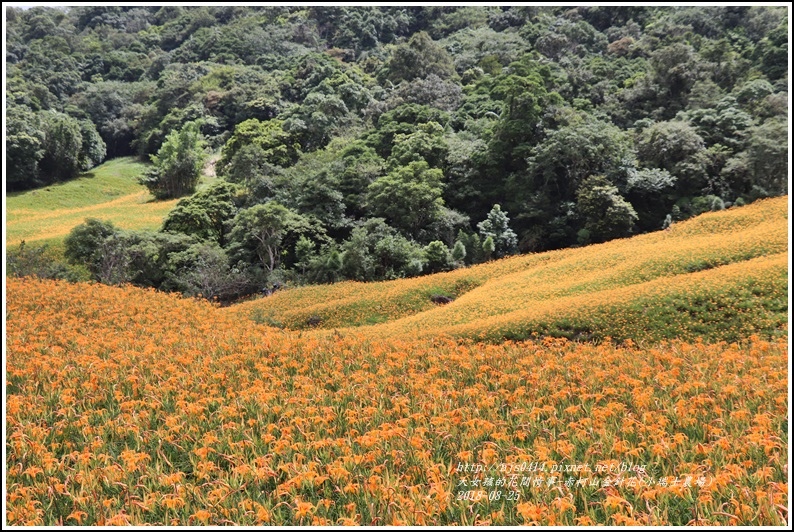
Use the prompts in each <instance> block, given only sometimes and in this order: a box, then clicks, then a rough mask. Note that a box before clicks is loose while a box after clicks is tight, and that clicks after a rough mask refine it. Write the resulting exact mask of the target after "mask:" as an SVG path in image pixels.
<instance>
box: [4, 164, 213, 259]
mask: <svg viewBox="0 0 794 532" xmlns="http://www.w3.org/2000/svg"><path fill="white" fill-rule="evenodd" d="M147 166H148V165H147V164H144V163H141V162H139V161H137V160H136V159H134V158H132V157H120V158H118V159H113V160H110V161H107V162H105V163H103V164H101V165H99V166H97V167H96V168H94V169H92V170H91V171H89V172H86V173H84V174H82V175H81V176H80V177H78V178H77V179H74V180H71V181H67V182H65V183H58V184H54V185H50V186H47V187H44V188H39V189H35V190H27V191H24V192H13V193H9V194H7V196H6V244H7V245H8V246H9V247H17V246H19V243H20V242H21V241H22V240H25V241H26V242H28V243H35V244H47V245H48V246H49V247H50V248H51V249H53V250H56V251H57V250H61V249H62V244H63V238H64V237H65V236H66V235H67V234H69V231H71V230H72V228H73V227H75V226H77V225H79V224H81V223H83V222H84V221H85V219H86V218H98V219H100V220H109V221H111V222H112V223H113V224H115V225H116V226H118V227H120V228H122V229H129V230H144V229H149V230H156V229H158V228H159V227H160V225H161V224H162V221H163V218H165V216H166V215H167V214H168V212H169V211H170V210H171V209H172V208H173V207H174V206H175V205H176V203H177V201H178V200H168V201H156V200H155V199H154V198H153V197H152V195H151V194H150V193H149V191H148V190H146V187H144V186H143V185H141V184H139V183H138V179H137V178H138V176H140V175H141V174H142V173H143V171H144V170H145V169H146V168H147ZM214 180H215V178H214V177H208V176H203V177H202V180H201V184H200V187H201V186H206V185H207V184H208V183H210V182H212V181H214Z"/></svg>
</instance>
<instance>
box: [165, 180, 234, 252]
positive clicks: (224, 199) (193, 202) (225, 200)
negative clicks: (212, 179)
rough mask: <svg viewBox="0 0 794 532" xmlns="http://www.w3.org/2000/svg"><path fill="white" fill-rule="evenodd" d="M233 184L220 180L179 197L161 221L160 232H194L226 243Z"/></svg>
mask: <svg viewBox="0 0 794 532" xmlns="http://www.w3.org/2000/svg"><path fill="white" fill-rule="evenodd" d="M235 193H236V187H235V186H234V185H232V184H231V183H225V182H220V183H216V184H214V185H212V186H210V187H207V188H205V189H203V190H200V191H199V192H197V193H196V194H194V195H192V196H190V197H189V198H185V199H183V200H180V202H179V203H177V205H176V207H174V209H173V210H172V211H171V212H170V213H168V216H167V217H166V219H165V221H164V222H163V231H168V232H172V233H184V234H186V235H195V236H197V237H198V238H201V239H209V240H213V241H215V242H216V243H218V244H219V245H221V246H223V245H224V244H225V235H226V232H227V229H226V227H225V225H226V222H228V221H229V220H231V219H232V218H234V215H235V213H236V212H237V208H236V206H235V204H234V199H235Z"/></svg>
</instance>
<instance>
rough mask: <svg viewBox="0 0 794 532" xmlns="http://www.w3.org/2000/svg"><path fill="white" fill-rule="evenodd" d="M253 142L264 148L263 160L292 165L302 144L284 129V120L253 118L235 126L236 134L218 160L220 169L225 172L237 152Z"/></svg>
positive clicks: (269, 162) (285, 165) (275, 163)
mask: <svg viewBox="0 0 794 532" xmlns="http://www.w3.org/2000/svg"><path fill="white" fill-rule="evenodd" d="M252 144H253V145H255V146H258V147H259V148H260V149H261V150H262V154H261V156H262V157H263V160H262V161H261V162H265V163H268V164H271V165H274V166H282V167H287V166H291V165H292V164H294V163H295V161H296V160H297V159H298V155H299V153H300V146H299V145H298V144H297V143H296V142H295V140H294V138H293V137H292V136H291V135H290V134H289V133H287V132H286V131H284V121H282V120H266V121H261V120H257V119H255V118H252V119H250V120H246V121H245V122H242V123H240V124H238V125H237V127H235V128H234V134H233V135H232V136H231V138H230V139H229V141H228V142H227V143H226V145H225V146H224V147H223V152H222V153H221V158H220V160H218V163H217V169H218V171H219V172H221V173H223V172H225V171H226V169H227V166H228V165H229V163H230V162H231V161H232V159H233V157H234V156H235V155H236V154H237V152H238V151H240V150H241V149H242V148H243V147H244V146H247V145H252Z"/></svg>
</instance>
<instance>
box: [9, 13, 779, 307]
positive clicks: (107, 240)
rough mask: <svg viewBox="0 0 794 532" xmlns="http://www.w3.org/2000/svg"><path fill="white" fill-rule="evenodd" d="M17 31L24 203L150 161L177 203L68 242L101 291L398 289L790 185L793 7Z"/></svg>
mask: <svg viewBox="0 0 794 532" xmlns="http://www.w3.org/2000/svg"><path fill="white" fill-rule="evenodd" d="M6 16H7V28H6V31H7V33H6V43H7V54H6V62H7V79H6V82H7V84H6V95H7V104H6V117H7V126H6V135H7V136H6V155H7V158H6V171H7V181H6V183H7V189H8V190H24V189H29V188H33V187H39V186H44V185H47V184H50V183H53V182H56V181H62V180H66V179H70V178H73V177H75V176H76V175H78V174H79V173H80V172H81V171H84V170H87V169H89V168H91V167H92V166H94V165H96V164H98V163H100V162H101V161H103V160H104V159H105V158H111V157H118V156H127V155H137V156H139V157H141V158H142V159H143V160H146V161H151V162H152V163H153V164H152V165H151V167H150V169H149V170H148V171H147V172H146V174H145V175H143V176H142V177H141V182H142V183H144V184H146V186H147V187H148V188H149V189H150V190H151V192H152V193H153V194H154V195H155V197H157V198H163V199H164V198H172V197H184V199H183V200H182V201H181V202H180V203H179V204H178V206H177V207H176V208H175V209H174V210H173V211H172V212H171V214H170V215H169V216H168V217H167V218H166V220H165V222H164V224H163V227H162V230H161V231H159V232H154V233H151V232H150V233H145V232H129V231H122V230H120V229H118V228H116V227H113V226H112V225H111V224H109V223H106V222H101V221H98V220H91V221H88V222H86V223H85V224H83V225H81V226H79V227H77V228H75V230H74V231H73V232H72V234H70V236H69V237H68V238H67V240H66V243H65V247H66V253H65V255H66V258H67V259H68V260H69V261H71V262H72V263H73V264H79V265H81V267H85V268H87V271H88V272H90V275H91V276H93V277H94V278H95V279H97V280H99V281H102V282H107V283H120V282H133V283H135V284H138V285H141V286H152V287H156V288H159V289H164V290H179V291H182V292H184V293H188V294H202V295H203V296H205V297H218V298H220V299H233V298H235V297H239V296H241V295H245V294H249V293H252V292H254V291H256V290H259V289H261V287H262V286H265V285H268V286H269V285H271V284H272V283H285V282H291V283H303V282H315V283H317V282H334V281H338V280H343V279H355V280H362V281H366V280H379V279H390V278H397V277H406V276H413V275H419V274H422V273H430V272H437V271H444V270H448V269H453V268H456V267H461V266H464V265H467V264H473V263H477V262H482V261H486V260H490V259H492V258H498V257H502V256H505V255H508V254H513V253H519V252H520V253H524V252H533V251H542V250H549V249H556V248H562V247H569V246H577V245H585V244H590V243H598V242H603V241H606V240H610V239H614V238H621V237H625V236H629V235H632V234H637V233H642V232H647V231H655V230H659V229H662V228H664V227H666V226H668V225H670V224H671V223H674V222H676V221H679V220H683V219H686V218H688V217H691V216H694V215H696V214H699V213H702V212H705V211H708V210H720V209H724V208H726V207H730V206H731V205H741V204H744V203H747V202H751V201H753V200H755V199H758V198H761V197H768V196H777V195H784V194H787V193H788V188H787V187H788V178H787V176H788V92H787V91H788V20H787V16H788V11H787V8H786V7H765V6H752V7H750V6H736V7H684V8H677V7H662V6H656V7H572V6H567V7H531V6H521V7H516V6H514V7H454V6H449V7H440V6H436V7H308V8H303V7H232V6H229V7H225V6H223V7H178V6H166V7H159V6H157V7H141V6H138V7H135V6H132V7H74V8H68V9H65V8H62V9H57V8H42V7H35V8H32V9H27V10H20V9H14V8H7V10H6ZM212 153H214V154H215V157H216V158H217V162H216V163H215V166H214V167H215V171H216V172H217V175H218V176H219V177H220V178H221V179H219V180H217V181H216V182H215V183H214V184H213V185H211V186H209V187H207V188H202V189H201V190H199V191H196V184H197V182H198V177H199V174H200V172H201V171H202V168H204V167H205V164H206V163H207V160H208V158H209V156H210V154H212ZM23 258H24V257H22V258H20V257H17V260H18V263H19V261H20V260H22V259H23ZM58 271H60V270H58Z"/></svg>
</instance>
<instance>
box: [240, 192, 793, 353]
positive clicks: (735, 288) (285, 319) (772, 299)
mask: <svg viewBox="0 0 794 532" xmlns="http://www.w3.org/2000/svg"><path fill="white" fill-rule="evenodd" d="M787 248H788V245H787V198H775V199H770V200H765V201H759V202H756V203H754V204H752V205H749V206H747V207H743V208H735V209H730V210H728V211H725V212H719V213H707V214H704V215H702V216H699V217H697V218H695V219H692V220H689V221H687V222H683V223H679V224H675V225H674V226H673V227H672V228H671V229H670V230H668V231H660V232H657V233H652V234H647V235H640V236H637V237H634V238H630V239H623V240H617V241H612V242H608V243H606V244H600V245H594V246H587V247H584V248H577V249H567V250H559V251H553V252H549V253H541V254H535V255H526V256H520V257H512V258H509V259H505V260H501V261H496V262H492V263H489V264H484V265H479V266H476V267H472V268H467V269H463V270H458V271H455V272H449V273H445V274H440V275H433V276H427V277H422V278H418V279H404V280H399V281H391V282H384V283H369V284H365V283H352V282H347V283H340V284H337V285H328V286H312V287H306V288H300V289H295V290H289V291H285V292H281V293H277V294H275V295H273V296H271V297H268V298H263V299H258V300H255V301H252V302H248V303H245V304H242V305H239V306H237V307H231V308H230V309H229V310H228V312H232V313H235V314H237V315H240V316H243V317H249V318H251V319H254V320H255V321H259V322H265V323H269V324H281V325H284V326H286V327H288V328H306V327H307V325H306V321H307V319H308V318H309V317H311V316H319V317H320V318H322V320H323V321H322V322H321V324H320V327H321V328H325V329H339V328H346V327H358V326H363V327H361V329H360V331H361V332H365V333H367V334H372V335H374V336H394V337H415V336H420V337H421V336H435V335H438V334H451V335H453V336H463V337H472V338H477V339H483V340H501V339H504V338H511V339H521V338H528V337H532V336H533V335H534V334H552V335H556V336H566V337H571V338H581V339H589V338H593V337H604V336H611V337H613V338H633V339H649V340H656V339H661V338H672V337H695V336H703V337H706V338H725V339H731V340H733V339H738V338H740V337H742V336H745V335H747V334H752V333H755V332H764V333H771V332H773V331H775V330H778V329H780V327H781V326H782V324H784V323H786V322H787V312H788V304H787V300H788V297H787V272H788V261H787ZM433 293H447V294H453V295H455V296H458V297H457V299H456V301H454V302H453V303H451V304H449V305H446V306H443V307H437V306H435V305H434V304H433V303H432V302H431V301H430V298H429V296H430V295H431V294H433ZM368 325H369V326H368Z"/></svg>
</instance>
